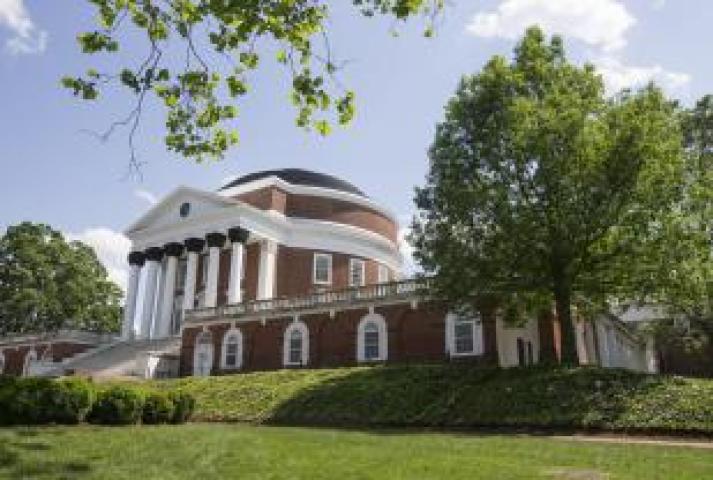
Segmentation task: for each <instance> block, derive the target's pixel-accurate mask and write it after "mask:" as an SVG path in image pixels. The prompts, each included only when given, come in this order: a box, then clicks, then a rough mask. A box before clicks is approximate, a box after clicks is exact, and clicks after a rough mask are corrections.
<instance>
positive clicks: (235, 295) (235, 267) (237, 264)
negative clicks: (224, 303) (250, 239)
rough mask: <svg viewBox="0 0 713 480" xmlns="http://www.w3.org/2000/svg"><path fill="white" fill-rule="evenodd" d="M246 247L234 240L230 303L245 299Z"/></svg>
mask: <svg viewBox="0 0 713 480" xmlns="http://www.w3.org/2000/svg"><path fill="white" fill-rule="evenodd" d="M244 251H245V248H244V247H243V244H242V243H241V242H237V241H235V242H233V244H232V248H231V255H230V279H229V281H228V303H230V304H232V303H240V302H242V301H243V295H242V292H241V289H242V287H243V285H242V273H243V253H244Z"/></svg>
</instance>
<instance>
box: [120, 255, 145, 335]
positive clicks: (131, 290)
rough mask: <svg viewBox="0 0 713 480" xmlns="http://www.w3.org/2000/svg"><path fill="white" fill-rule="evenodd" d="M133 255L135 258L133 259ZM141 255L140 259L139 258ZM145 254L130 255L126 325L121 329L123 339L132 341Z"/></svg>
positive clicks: (125, 314)
mask: <svg viewBox="0 0 713 480" xmlns="http://www.w3.org/2000/svg"><path fill="white" fill-rule="evenodd" d="M132 255H133V258H132ZM139 255H140V258H138V257H139ZM143 262H144V260H143V254H141V253H140V252H133V253H132V254H131V255H129V263H130V266H129V280H128V282H127V285H126V302H125V303H124V324H123V326H122V328H121V338H122V339H124V340H131V339H132V338H133V337H134V317H135V316H136V299H137V297H138V295H137V293H138V289H139V277H140V275H141V267H142V265H143Z"/></svg>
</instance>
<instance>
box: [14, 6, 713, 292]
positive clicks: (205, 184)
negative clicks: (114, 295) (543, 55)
mask: <svg viewBox="0 0 713 480" xmlns="http://www.w3.org/2000/svg"><path fill="white" fill-rule="evenodd" d="M350 3H351V2H348V1H346V0H338V1H337V0H334V1H332V2H331V4H332V10H331V11H332V18H331V20H330V22H329V27H328V28H329V36H330V43H331V46H332V49H333V51H334V52H335V54H336V56H337V57H338V58H341V59H348V60H349V63H348V65H347V67H346V68H345V69H344V71H343V72H342V76H341V79H342V82H343V83H345V84H346V85H347V86H348V87H349V88H351V89H354V90H355V91H356V93H357V102H358V104H357V105H358V107H357V108H358V110H357V118H356V120H355V121H354V123H353V124H352V125H351V126H349V127H348V128H346V129H339V128H337V129H335V131H334V133H333V134H332V135H330V136H329V137H327V138H321V137H318V136H317V135H316V134H312V133H306V132H304V131H302V130H299V129H297V128H296V127H295V126H294V111H293V109H292V107H291V106H290V105H289V102H288V101H287V92H288V91H287V83H288V81H289V78H288V77H287V75H286V73H285V72H284V71H283V70H281V68H280V67H278V66H274V65H270V64H269V62H268V61H266V62H264V68H262V69H260V70H259V71H258V72H256V73H255V74H254V75H253V76H252V77H251V82H252V87H253V90H252V92H251V94H250V95H249V96H248V97H247V98H246V99H245V100H244V101H243V102H241V104H240V105H239V108H240V119H239V122H238V127H239V129H240V135H241V143H240V145H239V146H238V147H237V148H235V149H234V150H233V151H231V152H230V153H229V155H228V156H227V158H226V159H225V160H223V161H222V162H218V163H206V164H203V165H195V164H192V163H191V162H189V161H186V160H184V159H182V158H178V157H177V156H175V155H173V154H170V153H168V152H167V151H166V150H165V148H164V146H163V142H162V135H163V130H162V125H163V123H162V118H163V117H162V111H161V110H160V108H159V107H158V106H157V105H149V107H148V108H147V111H146V112H145V113H146V114H145V117H144V119H143V121H142V126H141V131H140V133H139V136H138V138H137V151H138V155H139V157H140V160H141V161H143V162H145V165H144V167H143V179H142V180H138V179H127V178H125V174H126V172H127V165H128V154H129V152H128V146H127V142H126V136H125V135H124V132H119V133H118V134H117V135H116V136H115V137H113V138H112V139H110V140H109V141H108V142H107V143H100V142H98V141H96V139H94V138H92V137H91V136H88V135H86V134H84V133H82V131H83V130H86V129H95V130H101V129H102V128H103V127H105V126H107V125H108V124H109V123H110V122H111V121H112V120H115V119H117V118H120V117H121V116H122V115H125V114H126V113H127V112H128V110H129V109H130V108H131V103H130V101H131V99H130V98H129V97H126V96H123V95H121V94H119V93H111V94H109V95H107V96H106V97H105V98H103V99H102V100H101V101H100V102H97V103H94V104H92V103H82V102H78V101H75V100H74V99H73V98H72V97H71V96H70V95H69V94H68V92H66V91H64V90H62V89H61V88H60V87H59V83H58V82H59V78H60V77H61V76H62V75H65V74H73V73H74V74H76V73H81V72H83V71H85V70H86V69H87V68H88V67H89V66H95V65H96V64H97V62H100V64H101V65H105V66H108V67H111V66H116V65H120V64H122V61H121V59H122V58H123V59H124V62H126V61H127V60H126V59H127V58H131V57H132V56H133V58H134V59H135V58H137V56H139V55H141V54H142V52H143V50H140V49H139V45H138V44H133V43H132V44H131V47H132V48H131V49H130V50H131V51H130V52H127V53H125V54H122V55H121V56H119V57H118V58H116V59H109V60H101V59H94V58H89V57H86V56H83V55H81V54H80V53H79V52H78V48H77V46H76V42H75V36H76V34H77V33H78V32H80V31H84V30H89V29H91V28H92V26H93V15H94V12H93V9H92V8H91V6H90V5H89V3H88V2H87V1H77V0H63V1H60V0H53V1H47V0H0V85H1V87H2V88H0V162H2V167H3V168H2V174H1V175H0V205H2V208H1V209H0V229H2V228H4V227H6V226H7V225H11V224H13V223H16V222H19V221H22V220H31V221H35V222H46V223H49V224H51V225H53V226H55V227H56V228H59V229H61V230H62V231H64V232H67V233H68V234H71V235H72V236H73V237H76V238H81V239H83V240H85V241H88V242H89V243H91V244H93V245H94V246H95V247H96V248H97V250H98V252H99V254H100V256H101V258H102V260H103V261H104V262H105V263H106V265H107V266H108V267H109V269H110V272H111V274H112V276H113V277H114V278H115V279H117V280H118V281H119V282H120V283H121V282H123V279H124V275H125V272H124V261H125V254H126V251H127V250H128V248H129V245H128V241H127V240H126V239H125V238H123V236H122V235H121V234H120V233H119V232H121V231H122V230H123V229H124V228H125V227H126V226H128V225H129V224H130V223H131V222H132V221H133V220H135V219H136V218H137V217H138V216H139V215H141V214H142V213H143V212H144V211H145V210H146V209H147V208H149V207H150V205H151V203H152V202H154V201H155V200H156V199H157V198H159V199H160V198H161V196H163V195H165V194H167V193H169V192H170V191H171V190H172V189H174V188H175V187H176V186H178V185H180V184H185V185H190V186H193V187H197V188H205V189H215V188H217V187H218V186H219V185H220V184H221V183H222V182H223V181H224V179H226V178H227V177H229V176H232V175H238V174H242V173H247V172H251V171H255V170H259V169H265V168H273V167H288V166H295V167H301V168H308V169H314V170H318V171H323V172H327V173H331V174H335V175H338V176H340V177H343V178H345V179H347V180H350V181H352V182H353V183H355V184H356V185H358V186H359V187H361V188H362V189H363V190H365V191H366V192H367V193H368V194H369V195H370V196H372V197H373V198H375V199H376V200H378V201H380V202H382V203H383V204H385V205H386V206H387V207H389V208H390V209H391V210H393V211H394V212H395V213H397V214H398V215H399V216H402V218H403V219H404V220H403V221H404V223H406V221H407V219H408V217H409V216H410V214H411V213H412V211H413V207H412V196H413V187H414V185H417V184H419V183H421V182H422V181H423V178H424V175H425V173H426V170H427V164H428V160H427V156H426V151H427V148H428V146H429V144H430V142H431V139H432V136H433V132H434V128H435V125H436V123H437V122H438V121H439V120H440V119H441V118H442V112H443V105H444V104H445V102H446V101H447V100H448V98H449V97H450V96H451V95H452V93H453V91H454V89H455V87H456V84H457V82H458V80H459V78H460V77H461V76H462V75H464V74H469V73H474V72H476V71H478V70H479V69H480V68H481V67H482V65H483V63H484V62H485V61H487V59H488V58H490V57H491V56H492V55H494V54H503V55H508V56H509V55H510V53H511V51H512V47H513V44H514V41H515V39H516V38H517V37H518V36H519V35H521V33H522V31H523V29H524V27H525V26H526V25H529V24H532V23H539V24H540V25H542V26H543V27H544V28H545V29H546V30H547V31H549V32H559V33H562V34H563V35H564V36H565V41H566V44H565V45H566V47H567V50H568V52H569V53H570V55H571V57H572V58H574V59H575V60H576V61H583V60H585V59H586V60H589V61H593V62H595V63H596V64H597V65H598V66H599V67H600V70H601V71H602V72H603V74H604V75H605V79H606V80H607V83H608V85H609V88H610V90H611V91H615V90H616V89H618V88H621V87H624V86H629V85H636V84H640V83H643V82H646V81H648V80H649V79H652V78H653V79H654V80H655V81H657V82H658V83H659V84H661V85H662V86H663V87H664V88H665V89H666V90H667V91H668V92H669V94H670V95H671V96H673V97H676V98H680V99H681V100H683V101H684V102H686V103H690V102H691V101H693V100H694V99H696V98H697V97H699V96H701V95H703V94H705V93H708V92H711V91H713V85H712V84H711V79H713V62H710V61H709V60H710V55H711V54H710V45H712V44H713V31H712V30H711V29H710V25H711V24H713V3H711V2H710V1H708V0H676V1H674V0H668V1H664V0H632V1H623V0H504V1H495V0H490V1H488V0H482V1H481V0H451V1H450V2H448V3H450V4H451V5H450V6H449V7H448V9H447V11H446V14H445V18H444V19H443V21H442V22H441V23H440V25H439V27H438V32H437V35H436V37H435V38H432V39H425V38H423V36H422V35H421V34H420V33H421V31H422V28H423V23H422V22H420V21H419V20H414V21H412V22H410V23H409V24H407V25H402V26H398V27H397V28H398V30H399V32H400V34H399V35H398V36H397V37H394V36H392V35H391V34H390V33H389V31H390V30H389V29H390V27H391V26H392V23H391V22H389V21H386V20H384V19H364V18H361V17H359V16H358V15H356V14H355V13H354V12H355V10H354V8H353V7H351V6H350Z"/></svg>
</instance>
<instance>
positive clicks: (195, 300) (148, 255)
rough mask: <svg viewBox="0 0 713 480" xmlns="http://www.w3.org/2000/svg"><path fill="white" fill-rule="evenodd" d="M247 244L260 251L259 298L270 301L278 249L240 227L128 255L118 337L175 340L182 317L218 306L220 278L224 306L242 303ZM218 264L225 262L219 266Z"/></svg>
mask: <svg viewBox="0 0 713 480" xmlns="http://www.w3.org/2000/svg"><path fill="white" fill-rule="evenodd" d="M248 242H250V243H255V244H256V245H257V246H259V248H260V262H259V264H258V265H259V267H258V272H257V278H258V284H259V285H260V286H261V287H260V295H261V298H264V299H269V298H272V295H273V288H271V286H272V285H274V282H275V269H276V266H275V262H276V256H275V251H276V244H275V242H274V241H271V240H269V239H265V238H260V237H258V236H256V235H254V234H252V235H251V233H250V232H249V231H248V230H247V229H245V228H242V227H240V226H234V227H230V228H228V229H226V230H224V231H208V232H206V233H205V234H204V235H203V236H202V237H197V236H191V237H188V238H185V239H181V240H178V239H176V240H175V241H171V242H168V243H165V244H164V245H161V246H150V247H147V248H145V249H143V250H142V251H133V252H131V253H130V254H129V258H128V261H129V264H130V270H129V281H128V284H127V294H126V304H125V307H124V322H123V331H122V337H123V338H124V339H126V340H129V339H132V338H138V339H154V338H166V337H169V336H172V335H176V334H178V333H179V331H180V325H181V322H182V318H183V314H184V312H185V311H187V310H192V309H194V308H202V307H206V308H211V307H215V306H217V305H218V299H219V285H220V284H221V282H220V279H221V278H227V279H229V282H228V285H227V288H226V290H227V291H226V292H224V293H225V299H226V300H225V301H224V303H230V304H233V303H240V302H241V301H242V299H243V278H244V275H245V258H244V257H245V245H246V244H247V243H248ZM221 258H228V259H229V261H228V262H227V263H226V262H221ZM223 270H226V271H223ZM199 282H200V283H199ZM139 288H142V291H139ZM139 302H140V305H139ZM139 306H140V307H141V311H140V312H139V311H138V310H137V309H138V307H139Z"/></svg>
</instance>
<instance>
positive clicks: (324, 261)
mask: <svg viewBox="0 0 713 480" xmlns="http://www.w3.org/2000/svg"><path fill="white" fill-rule="evenodd" d="M312 283H314V284H316V285H330V284H331V283H332V256H331V255H329V254H327V253H315V254H314V268H313V272H312Z"/></svg>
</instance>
